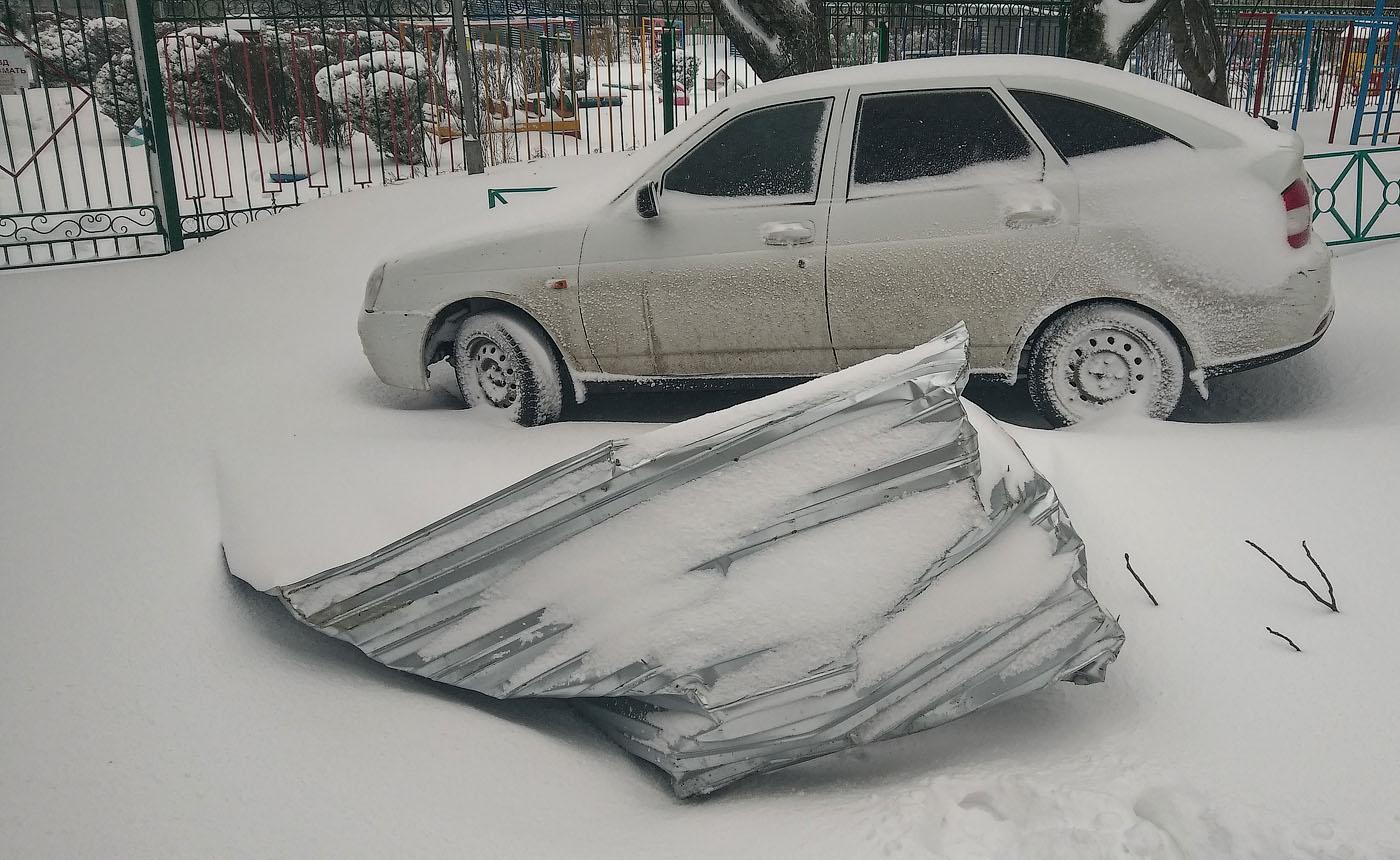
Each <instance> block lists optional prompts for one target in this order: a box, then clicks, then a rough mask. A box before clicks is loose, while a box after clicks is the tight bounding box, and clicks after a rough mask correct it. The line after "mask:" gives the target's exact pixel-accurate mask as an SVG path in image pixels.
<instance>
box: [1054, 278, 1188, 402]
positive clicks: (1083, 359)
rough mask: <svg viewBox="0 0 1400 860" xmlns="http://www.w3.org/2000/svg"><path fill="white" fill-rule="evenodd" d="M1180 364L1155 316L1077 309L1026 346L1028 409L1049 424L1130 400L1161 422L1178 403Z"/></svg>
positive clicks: (1109, 308) (1113, 307)
mask: <svg viewBox="0 0 1400 860" xmlns="http://www.w3.org/2000/svg"><path fill="white" fill-rule="evenodd" d="M1185 380H1186V368H1185V362H1184V360H1183V359H1182V355H1181V348H1180V347H1179V346H1178V345H1177V341H1176V338H1175V337H1173V336H1172V333H1171V332H1170V331H1169V330H1168V329H1167V327H1166V326H1164V325H1163V324H1162V323H1161V322H1160V321H1159V320H1158V319H1157V318H1156V317H1154V316H1152V315H1151V314H1150V313H1148V312H1147V311H1144V310H1142V309H1141V308H1136V307H1133V306H1132V305H1127V304H1123V303H1121V302H1094V303H1092V304H1087V305H1080V306H1078V307H1074V308H1071V309H1069V310H1068V311H1065V312H1064V313H1062V314H1060V315H1059V316H1058V317H1055V319H1053V320H1051V322H1050V324H1049V325H1047V326H1046V327H1045V330H1044V331H1042V332H1041V334H1040V337H1038V338H1037V339H1036V341H1035V344H1034V345H1033V346H1032V348H1031V361H1030V390H1031V399H1032V400H1033V401H1034V402H1035V407H1036V409H1038V410H1039V411H1040V414H1041V415H1044V416H1045V419H1046V420H1047V421H1049V422H1050V423H1051V424H1053V425H1055V426H1056V427H1065V426H1068V425H1070V424H1075V423H1077V422H1079V421H1083V420H1084V419H1085V418H1088V417H1090V416H1091V415H1093V414H1095V413H1097V412H1099V411H1100V410H1102V409H1103V408H1104V407H1106V406H1108V405H1109V404H1110V403H1117V402H1119V401H1122V400H1125V399H1129V400H1132V401H1134V402H1135V403H1134V405H1135V407H1136V408H1137V410H1138V411H1139V412H1142V413H1144V414H1146V415H1149V416H1151V417H1153V418H1166V417H1168V416H1169V415H1171V414H1172V412H1173V411H1174V410H1175V409H1176V406H1177V404H1178V403H1179V402H1180V401H1181V393H1182V386H1183V385H1184V383H1185Z"/></svg>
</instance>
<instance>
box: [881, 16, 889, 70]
mask: <svg viewBox="0 0 1400 860" xmlns="http://www.w3.org/2000/svg"><path fill="white" fill-rule="evenodd" d="M878 58H879V61H880V62H882V63H888V62H889V61H890V25H889V22H888V21H881V22H880V51H879V54H878Z"/></svg>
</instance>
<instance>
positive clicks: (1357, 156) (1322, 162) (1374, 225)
mask: <svg viewBox="0 0 1400 860" xmlns="http://www.w3.org/2000/svg"><path fill="white" fill-rule="evenodd" d="M1378 158H1379V159H1380V160H1381V161H1385V162H1391V166H1392V167H1393V168H1394V167H1400V146H1387V147H1381V148H1377V149H1357V150H1351V151H1348V152H1321V153H1317V154H1315V155H1307V156H1304V161H1305V162H1306V163H1307V166H1308V184H1309V185H1310V186H1311V187H1312V192H1313V229H1315V230H1317V231H1318V232H1319V234H1320V235H1322V237H1323V238H1324V239H1325V240H1326V241H1327V244H1329V245H1353V244H1356V243H1357V242H1374V241H1377V240H1379V239H1394V238H1397V237H1400V214H1397V213H1400V178H1395V179H1392V178H1391V177H1390V176H1388V175H1387V174H1386V172H1385V170H1384V169H1383V168H1382V166H1381V164H1379V163H1377V159H1378ZM1333 171H1335V172H1333ZM1318 175H1321V176H1322V178H1323V181H1322V182H1319V181H1318V179H1317V176H1318ZM1392 175H1397V176H1400V171H1394V172H1393V174H1392ZM1329 178H1330V181H1329ZM1324 183H1325V184H1324ZM1337 231H1340V236H1338V235H1337Z"/></svg>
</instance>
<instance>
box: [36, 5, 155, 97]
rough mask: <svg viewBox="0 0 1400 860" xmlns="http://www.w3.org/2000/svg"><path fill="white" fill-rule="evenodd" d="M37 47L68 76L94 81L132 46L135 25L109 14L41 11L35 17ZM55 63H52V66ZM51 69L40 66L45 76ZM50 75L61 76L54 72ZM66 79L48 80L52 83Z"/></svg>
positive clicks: (70, 78)
mask: <svg viewBox="0 0 1400 860" xmlns="http://www.w3.org/2000/svg"><path fill="white" fill-rule="evenodd" d="M31 26H32V27H33V28H34V48H35V49H36V50H38V52H39V55H40V56H42V57H43V58H44V59H45V60H47V61H48V62H49V63H52V64H53V66H57V67H59V68H61V69H62V70H63V73H64V76H66V77H67V78H68V80H71V81H73V82H76V83H79V84H91V83H93V81H95V80H96V77H97V74H98V72H99V71H101V69H102V68H103V67H104V66H106V65H107V63H109V62H111V60H112V58H113V57H115V56H117V55H118V54H120V53H121V52H122V51H125V50H129V49H130V48H131V29H130V28H129V27H128V26H127V23H126V21H124V20H122V19H121V18H114V17H111V16H108V17H105V18H86V19H84V18H71V17H59V16H56V15H54V14H53V13H40V14H38V15H35V16H33V17H32V20H31ZM51 68H52V66H50V67H49V69H51ZM45 71H47V69H45V68H42V67H41V68H40V69H39V72H40V74H41V76H42V75H43V74H44V72H45ZM48 77H49V78H57V77H58V76H56V75H52V74H50V75H49V76H48ZM62 83H64V81H63V80H62V79H61V78H60V79H57V80H48V84H49V85H50V86H58V85H61V84H62Z"/></svg>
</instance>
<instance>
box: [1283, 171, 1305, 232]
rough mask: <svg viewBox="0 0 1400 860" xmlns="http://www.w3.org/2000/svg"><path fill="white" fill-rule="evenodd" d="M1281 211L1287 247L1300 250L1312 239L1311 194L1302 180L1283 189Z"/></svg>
mask: <svg viewBox="0 0 1400 860" xmlns="http://www.w3.org/2000/svg"><path fill="white" fill-rule="evenodd" d="M1283 211H1284V216H1285V218H1286V223H1287V225H1288V226H1287V230H1288V245H1289V247H1292V248H1301V247H1303V246H1304V245H1306V244H1308V240H1309V239H1311V238H1312V193H1311V192H1310V191H1308V183H1307V182H1305V181H1304V180H1302V179H1295V180H1293V184H1292V185H1290V186H1288V187H1287V188H1285V189H1283Z"/></svg>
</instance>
